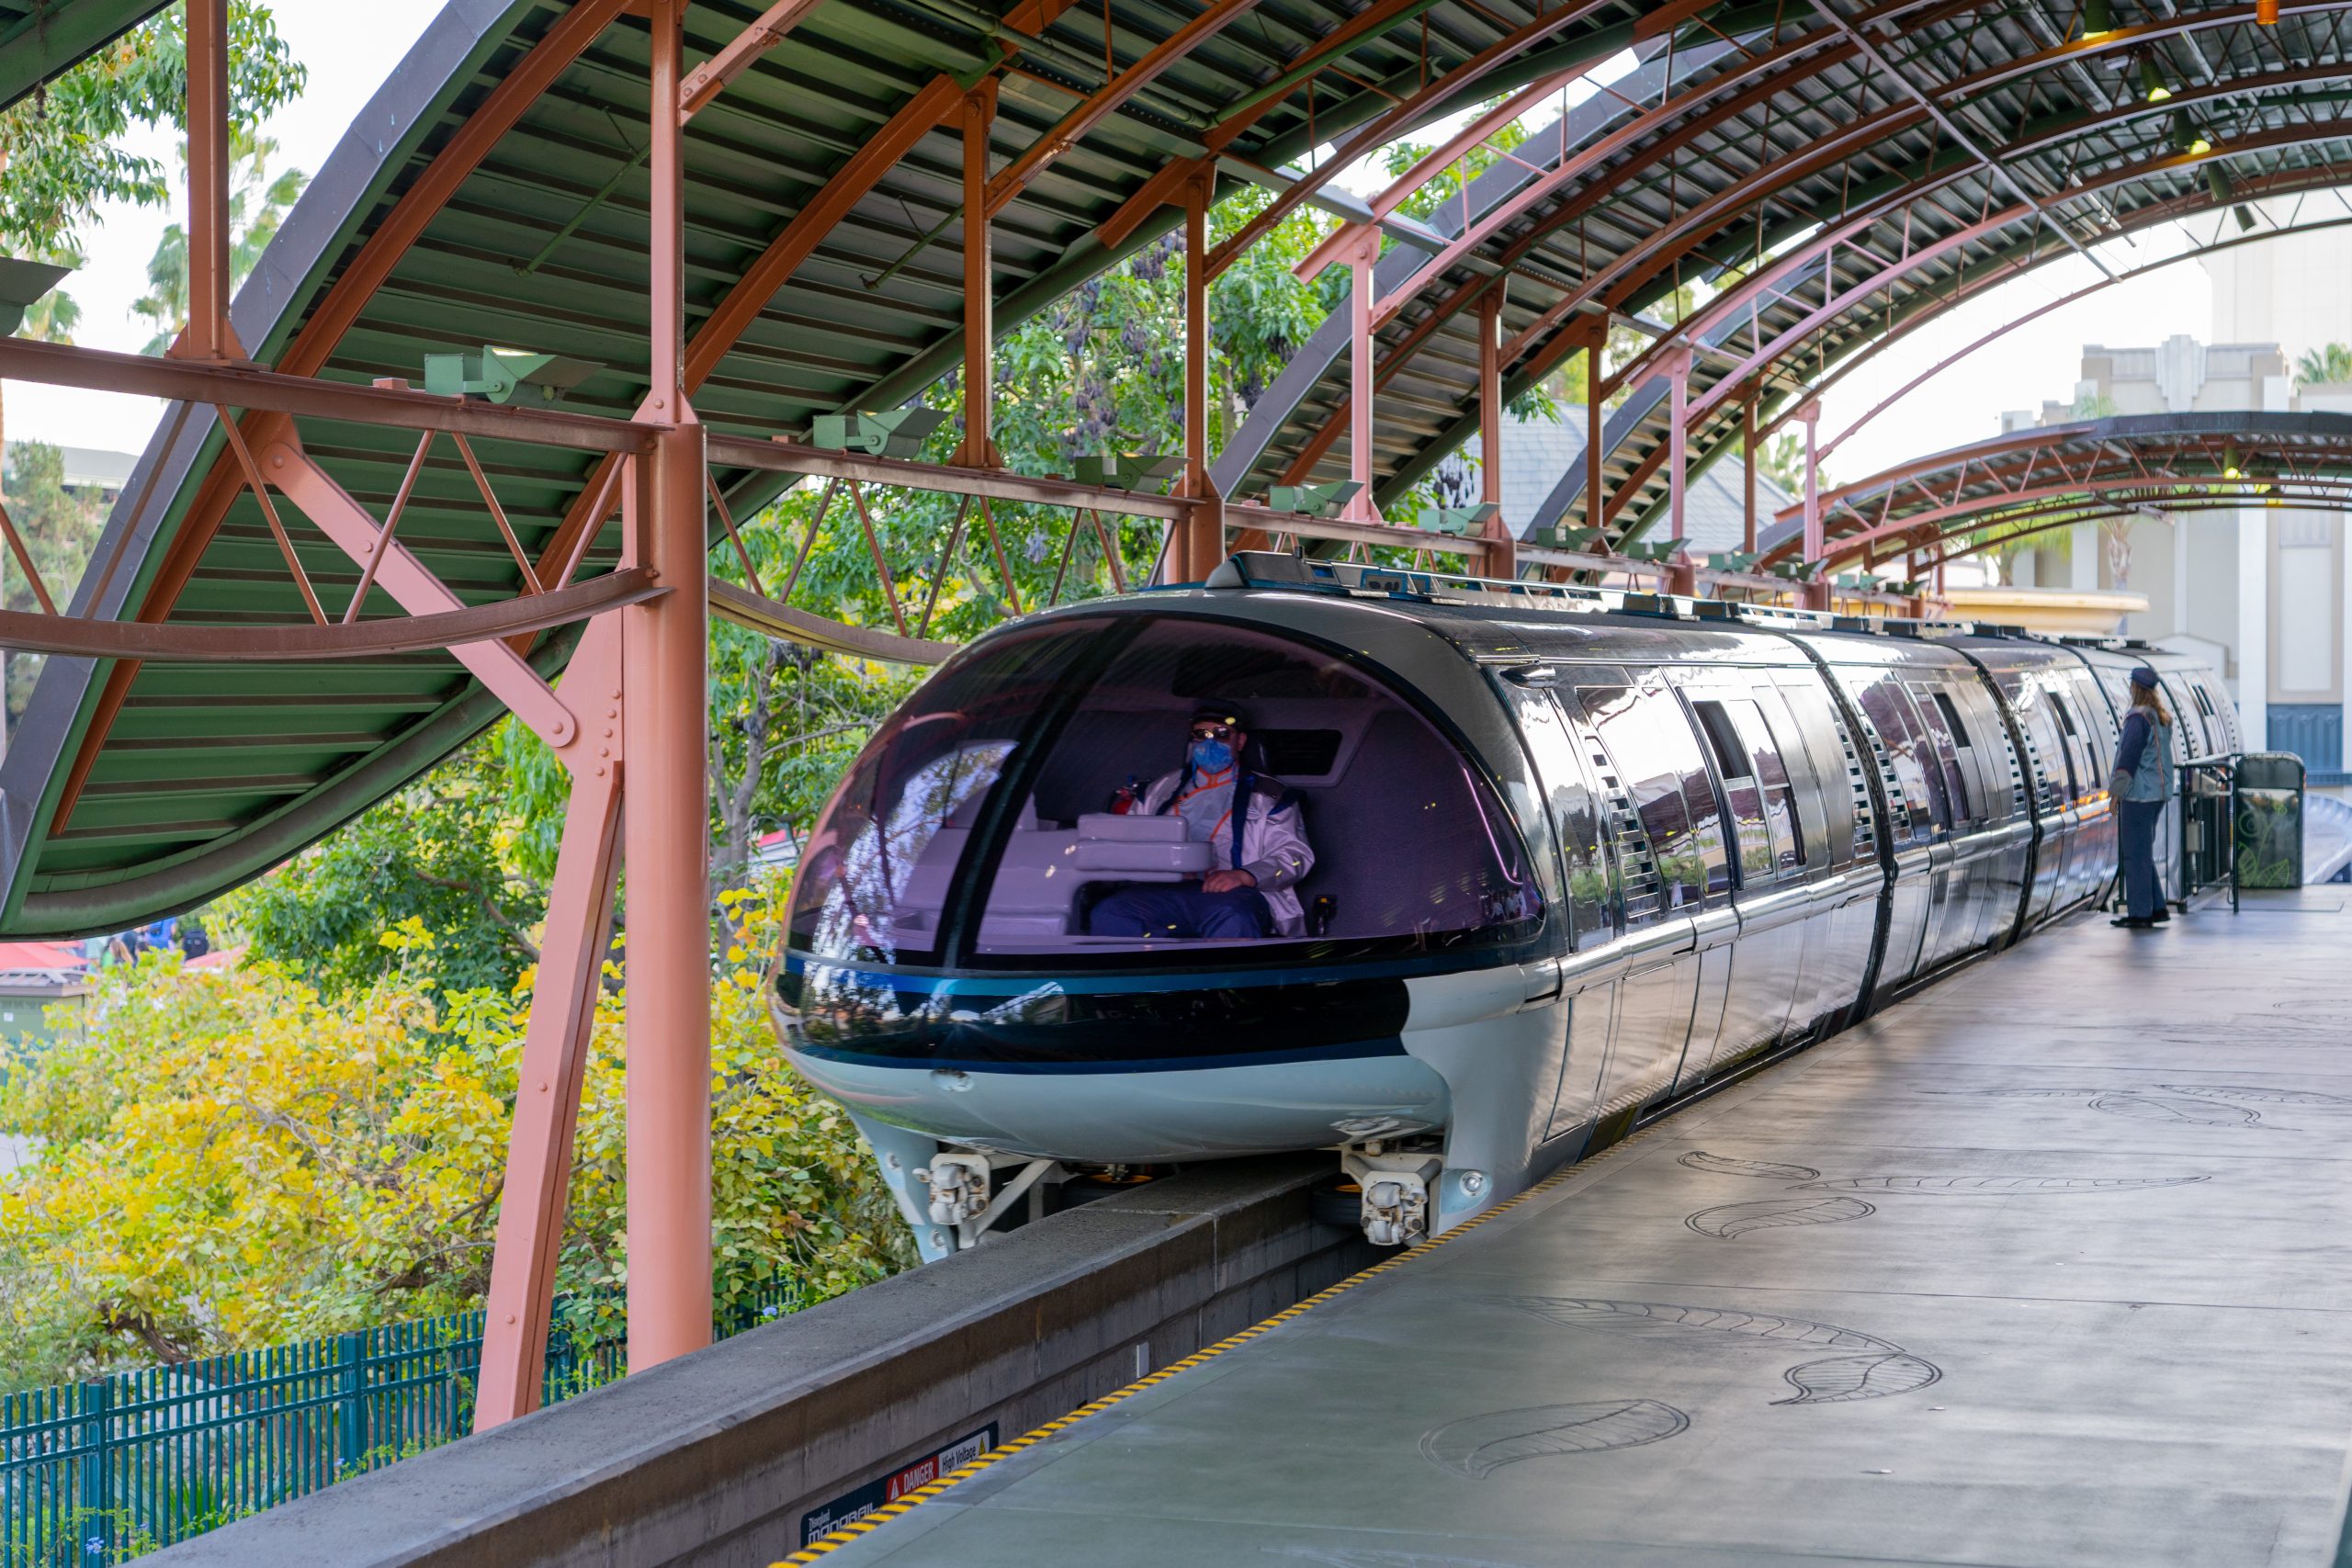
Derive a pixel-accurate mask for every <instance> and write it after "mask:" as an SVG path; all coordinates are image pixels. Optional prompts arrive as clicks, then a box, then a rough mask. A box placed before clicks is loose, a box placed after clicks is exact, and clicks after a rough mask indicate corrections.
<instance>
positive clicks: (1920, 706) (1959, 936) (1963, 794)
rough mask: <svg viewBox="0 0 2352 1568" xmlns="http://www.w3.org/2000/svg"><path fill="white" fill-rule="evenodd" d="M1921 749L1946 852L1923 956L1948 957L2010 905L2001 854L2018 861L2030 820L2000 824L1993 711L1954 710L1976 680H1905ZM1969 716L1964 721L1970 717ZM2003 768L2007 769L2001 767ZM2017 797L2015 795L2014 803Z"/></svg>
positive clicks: (1980, 940)
mask: <svg viewBox="0 0 2352 1568" xmlns="http://www.w3.org/2000/svg"><path fill="white" fill-rule="evenodd" d="M1904 689H1905V694H1907V695H1908V696H1909V697H1910V699H1911V707H1912V712H1913V713H1914V714H1915V715H1917V718H1918V721H1919V728H1920V733H1921V737H1922V739H1923V740H1924V741H1925V743H1926V746H1927V750H1928V765H1929V766H1931V767H1933V768H1935V769H1936V771H1937V772H1939V773H1941V774H1942V776H1943V783H1944V790H1943V797H1944V805H1945V807H1946V810H1947V818H1946V825H1947V826H1948V827H1949V828H1950V829H1951V832H1950V836H1949V838H1948V840H1947V843H1948V847H1949V859H1948V860H1947V861H1946V862H1945V865H1944V878H1943V880H1944V897H1943V915H1942V918H1941V919H1939V920H1938V921H1937V923H1936V934H1935V947H1934V949H1933V950H1932V952H1931V953H1929V955H1928V963H1929V964H1947V963H1950V962H1951V960H1953V959H1955V958H1958V957H1959V956H1961V955H1962V953H1970V952H1973V951H1974V950H1975V949H1977V948H1979V947H1982V946H1984V945H1985V943H1986V942H1989V941H1990V940H1991V939H1992V936H1993V933H1994V931H1995V930H1996V925H1997V922H1998V921H1999V919H2001V917H2002V914H2003V911H2004V908H2005V907H2006V908H2007V910H2011V911H2014V910H2015V909H2016V908H2017V902H2018V887H2017V878H2016V874H2015V873H2014V871H2013V870H2012V869H2011V868H2010V866H2009V864H2008V861H2009V859H2010V857H2011V856H2013V855H2014V856H2015V857H2016V859H2017V861H2018V864H2019V865H2022V863H2023V859H2024V853H2025V849H2026V843H2027V840H2028V839H2029V838H2030V836H2031V829H2030V828H2024V829H2019V830H2018V831H2017V832H2016V833H2010V832H2008V831H2007V826H2006V824H2007V817H2008V812H2007V809H2006V808H2005V803H2006V802H2007V800H2008V798H2009V796H2010V790H2011V784H2010V781H2009V780H2008V779H2007V777H2001V778H1999V780H1998V782H1997V783H1996V778H1995V776H1994V773H1993V770H1992V769H1991V767H1989V766H1988V762H1989V760H1990V759H1991V758H1992V757H1993V756H1994V755H1996V753H2006V752H2007V749H2008V742H2007V736H2006V735H2005V734H2003V733H2001V732H2000V720H1999V716H1997V715H1995V714H1991V713H1983V712H1979V713H1974V714H1973V717H1974V718H1975V720H1976V722H1975V723H1974V724H1973V725H1972V724H1971V723H1970V722H1969V719H1970V717H1971V716H1972V715H1969V714H1963V713H1962V711H1961V704H1962V702H1968V703H1969V705H1970V707H1971V708H1972V709H1973V708H1974V707H1975V706H1976V705H1975V704H1974V703H1973V701H1970V699H1971V698H1972V697H1973V696H1974V695H1975V694H1976V693H1978V692H1981V691H1982V690H1983V687H1982V686H1981V685H1980V684H1979V683H1978V682H1976V681H1975V680H1973V678H1972V679H1970V680H1969V681H1968V682H1967V687H1966V688H1962V687H1961V686H1959V685H1958V684H1957V683H1956V682H1953V681H1952V680H1951V679H1950V678H1948V677H1945V676H1940V675H1936V676H1929V677H1928V678H1926V679H1923V680H1912V681H1906V682H1904ZM2002 772H2003V773H2004V774H2006V773H2007V769H2006V768H2004V769H2003V770H2002ZM2020 804H2021V803H2020Z"/></svg>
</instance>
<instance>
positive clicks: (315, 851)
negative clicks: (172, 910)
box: [219, 720, 561, 998]
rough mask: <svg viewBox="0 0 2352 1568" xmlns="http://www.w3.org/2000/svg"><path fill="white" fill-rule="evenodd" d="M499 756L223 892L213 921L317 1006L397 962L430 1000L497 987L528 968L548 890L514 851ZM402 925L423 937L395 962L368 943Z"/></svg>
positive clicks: (458, 768) (449, 773) (473, 751)
mask: <svg viewBox="0 0 2352 1568" xmlns="http://www.w3.org/2000/svg"><path fill="white" fill-rule="evenodd" d="M507 722H510V723H511V722H512V721H511V720H510V721H507ZM503 761H504V759H503V756H502V754H501V752H500V750H499V749H498V748H497V747H495V746H488V745H481V744H476V745H473V746H469V747H468V748H467V749H466V750H463V751H461V752H459V753H458V755H457V756H456V757H454V758H452V759H451V760H450V761H448V762H447V763H445V764H443V765H442V766H441V767H439V768H436V769H435V770H434V771H433V772H432V773H427V774H425V775H424V777H422V778H420V779H418V780H416V781H415V782H414V783H413V784H410V785H409V786H408V787H407V788H405V789H403V790H401V791H400V792H399V793H398V794H396V795H392V796H391V797H390V798H389V799H387V800H384V801H382V802H380V803H379V804H378V805H376V806H374V807H370V808H369V809H368V810H367V811H365V812H363V813H361V814H360V816H359V817H358V818H356V819H355V820H353V821H352V822H351V823H350V824H349V825H348V826H346V827H345V828H344V829H341V830H340V831H338V832H335V833H332V834H330V835H328V836H327V837H326V838H325V839H322V840H320V841H319V842H318V843H316V844H314V845H312V846H311V848H310V849H308V850H305V851H304V852H302V853H300V854H299V855H297V856H295V857H294V858H293V859H292V860H290V861H288V862H287V863H285V864H284V865H282V866H280V867H278V869H277V871H276V872H275V873H273V874H271V875H269V876H266V877H264V878H263V879H261V880H260V881H258V882H254V883H252V884H249V885H248V886H244V887H242V888H240V889H238V890H237V891H236V892H234V893H232V894H231V895H230V896H229V897H227V898H225V899H223V900H221V901H220V906H219V908H220V911H221V913H222V914H223V915H224V916H225V917H226V919H227V920H228V922H229V924H230V925H231V926H232V927H233V928H234V929H235V930H236V931H239V932H240V933H241V934H242V935H243V936H244V937H245V938H246V939H248V940H249V941H250V942H252V943H253V945H254V948H255V950H256V951H257V953H258V954H259V955H260V956H262V957H264V958H266V960H267V961H269V962H270V963H273V964H278V965H280V966H281V967H283V968H284V969H285V970H286V972H287V973H288V974H291V975H299V976H303V977H304V979H305V980H307V981H308V982H309V983H310V984H311V986H313V987H316V988H317V989H318V991H319V992H320V993H321V994H322V995H323V996H325V997H328V998H342V997H345V996H352V995H356V994H357V993H362V992H365V991H366V990H367V989H368V987H371V986H373V985H375V984H376V983H378V982H379V980H383V979H385V978H388V977H390V976H391V975H392V974H393V973H394V972H395V971H397V970H399V969H401V968H402V967H406V968H408V969H409V970H410V971H412V972H413V974H415V976H416V977H417V978H418V980H419V981H420V982H422V983H424V984H425V985H426V986H428V987H429V988H430V989H431V990H432V991H434V992H439V991H446V990H470V989H474V988H477V987H489V988H491V989H494V990H500V991H503V990H506V989H508V988H509V987H513V986H514V985H515V983H516V982H517V981H518V980H519V979H520V978H521V977H522V975H523V972H524V970H525V969H526V967H527V966H528V965H530V964H535V963H537V961H538V956H539V954H538V947H537V942H535V941H534V939H533V936H532V931H534V929H535V928H537V926H538V924H539V923H540V922H541V921H542V920H543V919H545V918H546V914H547V897H548V895H547V884H546V880H545V879H544V878H543V877H538V876H534V875H533V874H531V872H530V871H529V869H527V868H526V866H524V865H523V864H522V863H520V861H519V859H518V858H517V857H516V856H515V853H514V852H513V847H514V843H515V837H516V834H517V832H518V830H519V825H520V824H519V815H518V813H517V812H516V811H515V806H514V803H513V801H512V800H510V798H509V797H508V794H507V787H506V778H505V773H506V769H505V767H504V766H503ZM556 815H557V816H558V818H560V815H561V813H560V808H559V810H558V811H557V812H556ZM402 929H405V930H413V931H416V932H418V933H420V934H421V935H422V936H424V937H425V938H429V939H430V942H429V945H425V946H422V947H420V948H418V949H417V950H416V951H415V952H414V953H413V954H412V955H411V956H410V957H408V958H407V959H406V961H405V963H404V964H403V963H402V962H401V961H399V960H398V959H397V957H396V954H395V953H394V951H393V950H391V949H388V948H387V947H385V946H384V945H383V943H382V942H381V941H380V938H381V936H382V934H383V933H384V932H386V931H394V930H402Z"/></svg>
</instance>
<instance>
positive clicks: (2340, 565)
mask: <svg viewBox="0 0 2352 1568" xmlns="http://www.w3.org/2000/svg"><path fill="white" fill-rule="evenodd" d="M2173 526H2174V527H2176V528H2177V527H2179V526H2180V523H2179V520H2178V519H2177V518H2176V519H2175V520H2174V523H2173ZM2335 572H2336V588H2335V617H2334V621H2335V657H2336V660H2337V667H2336V676H2335V678H2336V682H2337V683H2338V684H2339V685H2340V687H2341V688H2342V690H2343V693H2344V717H2343V720H2342V724H2343V730H2344V746H2343V750H2342V753H2341V754H2340V755H2339V756H2338V757H2337V758H2336V762H2335V765H2336V766H2337V767H2338V768H2341V769H2342V770H2343V771H2344V772H2346V773H2352V623H2347V621H2346V616H2347V615H2352V525H2347V524H2346V519H2344V518H2343V517H2340V516H2339V517H2338V518H2336V520H2335ZM5 755H6V750H5V748H0V756H5Z"/></svg>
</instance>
